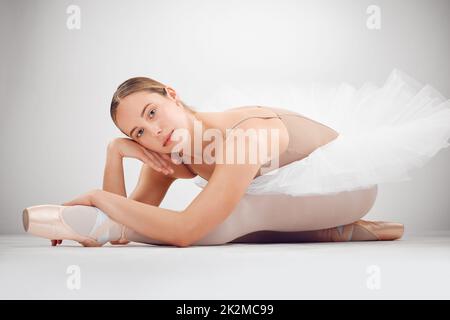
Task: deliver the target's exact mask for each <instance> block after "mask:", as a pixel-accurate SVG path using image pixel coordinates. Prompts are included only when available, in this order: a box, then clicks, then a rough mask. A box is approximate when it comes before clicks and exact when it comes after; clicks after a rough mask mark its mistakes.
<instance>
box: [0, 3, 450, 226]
mask: <svg viewBox="0 0 450 320" xmlns="http://www.w3.org/2000/svg"><path fill="white" fill-rule="evenodd" d="M71 4H76V5H78V6H79V7H80V9H81V29H80V30H69V29H68V28H67V27H66V19H67V17H68V14H67V13H66V9H67V7H68V6H69V5H71ZM372 4H375V5H378V6H379V7H380V9H381V29H380V30H369V29H368V28H367V27H366V20H367V18H368V16H369V15H368V14H367V13H366V9H367V7H368V6H369V5H372ZM449 13H450V1H448V0H433V1H425V0H422V1H417V0H415V1H412V0H395V1H392V0H389V1H387V0H385V1H380V0H378V1H364V0H360V1H353V0H345V1H342V0H341V1H335V0H327V1H325V0H322V1H317V0H314V1H293V0H291V1H287V0H283V1H273V0H272V1H262V0H252V1H248V0H247V1H236V0H226V1H205V0H203V1H200V0H195V1H193V0H190V1H179V0H178V1H176V0H170V1H106V0H102V1H100V0H96V1H81V0H77V1H56V0H55V1H49V0H41V1H23V0H21V1H12V0H11V1H5V0H1V2H0V39H1V50H0V70H1V71H0V97H1V116H0V121H1V123H0V130H1V164H2V165H1V167H0V179H1V202H0V205H1V210H0V219H1V220H0V221H1V222H0V232H1V233H5V234H6V233H23V230H22V225H21V212H22V209H23V208H24V207H27V206H32V205H37V204H59V203H61V202H64V201H68V200H70V199H72V198H74V197H76V196H78V195H80V194H82V193H85V192H87V191H89V190H92V189H96V188H101V187H102V178H103V168H104V162H105V148H106V146H107V144H108V142H109V141H110V140H111V139H113V138H114V137H117V136H121V133H120V131H119V130H118V129H116V128H115V126H114V124H113V122H112V121H111V119H110V115H109V103H110V101H111V97H112V94H113V92H114V90H115V88H116V87H117V85H118V84H120V83H121V82H122V81H124V80H126V79H128V78H130V77H133V76H148V77H151V78H154V79H156V80H158V81H161V82H163V83H165V84H167V85H170V86H172V87H174V88H175V89H176V90H177V91H178V92H179V94H180V95H181V98H182V99H183V100H184V101H185V102H186V103H187V104H189V105H192V106H194V107H196V108H197V109H208V108H210V107H211V108H213V107H214V106H212V105H210V104H209V103H210V102H211V101H217V94H216V92H217V88H219V87H221V86H224V85H230V84H236V85H237V84H245V83H253V84H254V83H260V84H261V85H265V86H268V85H271V84H273V85H274V86H280V85H282V83H286V82H289V83H294V82H305V81H306V82H307V81H311V80H315V81H324V82H325V81H332V82H341V81H345V82H349V83H351V84H353V85H354V86H356V87H359V86H360V85H362V84H363V83H364V82H365V81H371V82H374V83H377V84H378V85H381V84H382V83H383V81H384V80H385V79H386V77H387V76H388V74H389V73H390V71H391V70H392V69H393V68H400V69H401V70H404V71H406V72H408V73H409V74H410V75H411V76H413V77H414V78H416V79H418V80H420V81H421V82H423V83H429V84H431V85H432V86H434V87H435V88H436V89H438V90H439V91H440V92H441V93H442V94H443V95H444V96H446V97H449V96H450V76H449V74H450V73H449V71H450V64H449V59H448V57H449V56H450V47H449V39H450V36H449V30H450V28H449V26H450V22H449V20H450V19H449ZM215 94H216V96H215ZM215 97H216V98H215ZM229 101H232V99H231V98H230V100H229ZM228 103H229V102H228ZM233 106H235V105H232V104H230V105H229V107H233ZM448 163H450V150H448V149H445V150H442V151H441V152H440V153H438V155H437V156H436V157H434V158H433V159H432V160H431V161H430V162H429V163H428V164H427V165H426V166H425V167H423V168H421V169H420V170H417V171H415V172H412V174H411V175H412V177H413V180H412V181H408V182H402V183H396V184H390V185H380V190H379V197H378V200H377V202H376V204H375V206H374V208H373V209H372V210H371V212H370V213H369V214H368V215H367V216H366V218H368V219H383V220H393V221H399V222H403V223H405V225H406V231H409V232H415V231H417V232H423V231H427V230H444V229H450V212H449V211H450V198H449V197H448V193H449V192H448V190H449V187H450V167H449V165H448ZM140 166H141V163H140V162H139V161H137V160H134V159H126V160H125V175H126V186H127V191H128V192H131V191H132V189H133V188H134V186H135V184H136V182H137V177H138V174H139V170H140ZM199 191H200V189H199V188H198V187H196V186H195V185H194V184H193V183H192V182H191V181H188V180H182V181H177V182H176V183H175V184H174V186H173V188H172V189H171V190H170V191H169V193H168V195H167V197H166V198H165V200H164V201H163V203H162V205H161V206H162V207H166V208H172V209H182V208H184V207H185V206H186V205H187V204H188V203H189V201H190V200H191V199H192V198H193V197H194V196H195V195H196V194H197V193H198V192H199Z"/></svg>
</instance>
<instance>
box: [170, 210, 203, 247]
mask: <svg viewBox="0 0 450 320" xmlns="http://www.w3.org/2000/svg"><path fill="white" fill-rule="evenodd" d="M181 214H182V216H180V218H181V219H180V222H181V223H180V225H179V228H178V237H177V239H176V241H174V245H175V246H177V247H180V248H186V247H189V246H191V245H193V244H194V243H195V242H196V241H197V238H198V237H196V232H195V231H196V229H195V226H194V225H193V223H192V219H190V217H189V215H186V214H184V212H183V213H181Z"/></svg>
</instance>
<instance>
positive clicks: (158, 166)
mask: <svg viewBox="0 0 450 320" xmlns="http://www.w3.org/2000/svg"><path fill="white" fill-rule="evenodd" d="M108 152H112V153H115V154H119V155H120V156H121V157H123V158H135V159H138V160H141V161H142V162H143V163H145V164H148V165H149V166H150V167H152V168H153V169H155V170H156V171H159V172H162V173H164V174H166V175H167V174H171V173H174V170H173V169H172V167H171V166H170V165H169V163H171V162H172V160H171V158H170V157H169V156H168V155H167V154H164V153H159V152H155V151H151V150H149V149H147V148H145V147H143V146H141V145H140V144H139V143H137V142H136V141H134V140H132V139H129V138H115V139H114V140H112V141H111V142H110V143H109V145H108Z"/></svg>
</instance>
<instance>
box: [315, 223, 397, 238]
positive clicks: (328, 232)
mask: <svg viewBox="0 0 450 320" xmlns="http://www.w3.org/2000/svg"><path fill="white" fill-rule="evenodd" d="M355 227H356V228H358V227H359V228H362V232H361V230H356V229H355ZM403 232H404V226H403V224H401V223H395V222H385V221H366V220H358V221H355V222H353V223H350V224H346V225H342V226H338V227H333V228H328V229H321V230H315V231H312V232H311V237H312V240H313V241H319V242H346V241H377V240H378V241H386V240H396V239H399V238H401V237H402V236H403Z"/></svg>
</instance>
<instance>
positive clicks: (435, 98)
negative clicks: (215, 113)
mask: <svg viewBox="0 0 450 320" xmlns="http://www.w3.org/2000/svg"><path fill="white" fill-rule="evenodd" d="M255 89H256V88H255ZM266 92H267V91H266ZM226 93H228V96H229V97H230V94H231V97H230V98H229V100H230V101H231V100H233V101H235V102H234V103H233V104H232V105H234V106H236V105H262V106H268V107H276V108H286V109H289V110H292V111H296V112H298V113H300V114H302V115H304V116H306V117H309V118H311V119H314V120H316V121H319V122H321V123H323V124H325V125H327V126H329V127H331V128H333V129H335V130H336V131H338V132H339V137H338V138H337V139H335V140H333V141H332V142H330V143H328V144H326V145H324V146H322V147H320V148H318V149H316V150H315V151H314V152H312V153H311V154H310V155H309V156H308V157H306V158H304V159H301V160H298V161H294V162H292V163H290V164H288V165H286V166H283V167H281V168H278V169H276V170H274V171H271V172H268V173H266V174H264V175H261V176H259V177H257V178H255V179H254V180H253V181H252V183H251V184H250V186H249V187H248V189H247V193H249V194H273V193H285V194H290V195H293V196H298V195H312V194H328V193H335V192H341V191H349V190H355V189H360V188H367V187H369V186H371V185H374V184H378V183H387V182H398V181H406V180H410V179H411V177H410V175H409V174H408V173H409V172H410V171H411V170H412V169H414V168H418V167H422V166H423V165H424V164H425V163H426V162H427V161H428V160H430V159H431V158H432V157H433V156H434V155H436V153H437V152H438V151H439V150H441V149H443V148H446V147H448V146H449V145H450V144H449V143H448V140H449V138H450V100H448V99H446V98H445V97H444V96H442V95H441V94H440V93H439V92H438V91H437V90H436V89H434V88H433V87H432V86H430V85H428V84H427V85H423V84H421V83H420V82H418V81H417V80H415V79H413V78H412V77H411V76H409V75H407V74H406V73H405V72H402V71H400V70H398V69H394V70H393V71H392V72H391V74H390V75H389V77H388V79H387V80H386V82H385V83H384V85H383V86H382V87H377V86H376V85H374V84H372V83H365V84H364V85H363V86H362V87H361V88H360V89H356V88H354V87H353V86H351V85H349V84H347V83H342V84H339V85H336V86H332V87H326V86H323V85H320V84H312V85H310V86H307V87H301V88H295V87H293V86H290V87H286V86H283V88H282V92H280V97H281V96H282V97H283V99H281V100H283V101H282V103H273V102H274V101H270V100H271V99H266V98H270V97H267V96H266V97H264V94H260V93H258V92H256V91H255V92H254V93H253V97H252V93H251V90H250V91H249V90H247V91H245V90H239V89H237V88H236V87H234V88H230V87H228V88H226V91H225V90H224V89H223V90H222V91H221V92H219V95H216V97H219V98H220V94H222V97H221V98H220V99H222V98H223V96H225V94H226ZM271 97H272V98H273V97H274V95H273V94H272V96H271ZM252 98H253V99H254V100H252ZM263 99H266V102H264V101H262V100H263ZM286 100H287V101H286ZM252 101H253V102H252ZM267 101H270V102H271V103H272V104H268V102H267ZM236 102H240V104H236ZM194 182H195V184H196V185H198V186H199V187H201V188H203V187H204V186H205V185H206V184H207V181H206V180H205V179H203V178H201V177H199V176H197V177H196V178H195V179H194Z"/></svg>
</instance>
